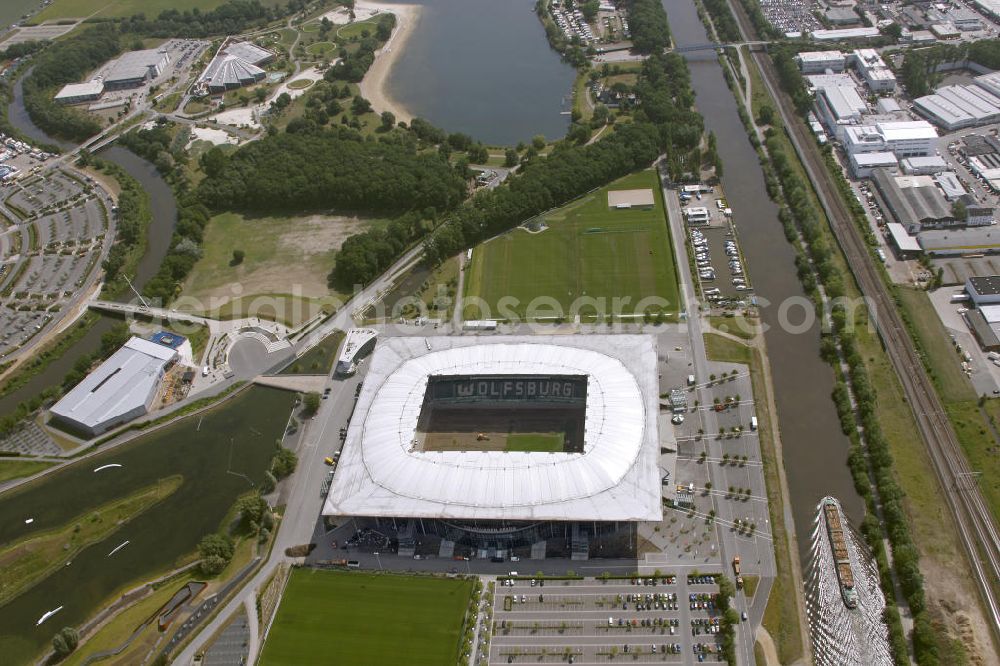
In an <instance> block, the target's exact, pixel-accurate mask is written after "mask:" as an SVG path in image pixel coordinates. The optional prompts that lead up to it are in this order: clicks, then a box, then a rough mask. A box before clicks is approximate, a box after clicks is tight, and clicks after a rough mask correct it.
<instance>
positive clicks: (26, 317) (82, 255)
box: [0, 170, 113, 358]
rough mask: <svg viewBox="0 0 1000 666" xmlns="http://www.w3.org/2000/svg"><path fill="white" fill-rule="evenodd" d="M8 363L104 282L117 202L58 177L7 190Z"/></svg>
mask: <svg viewBox="0 0 1000 666" xmlns="http://www.w3.org/2000/svg"><path fill="white" fill-rule="evenodd" d="M0 200H2V203H0V214H2V217H3V218H4V221H5V222H6V228H5V229H4V232H3V235H2V237H3V242H2V243H0V252H2V256H0V260H2V261H3V264H2V272H0V290H2V291H0V299H2V300H0V358H2V357H3V356H6V355H8V354H10V353H12V352H14V351H17V350H19V349H22V348H24V347H25V346H26V345H28V344H30V342H31V340H32V339H33V338H35V336H37V335H38V334H39V333H40V332H41V331H42V330H43V329H44V328H45V327H46V325H48V324H50V323H51V322H53V321H55V320H56V319H58V318H59V317H60V315H61V313H62V312H63V311H64V309H65V308H66V307H67V306H68V305H70V304H72V303H74V302H75V300H76V299H78V298H79V297H80V296H81V295H82V294H83V292H85V291H86V288H87V285H88V284H90V283H91V282H92V280H93V279H94V278H96V276H97V273H98V270H99V265H100V260H101V257H102V253H103V251H104V246H105V241H106V240H107V239H108V238H109V237H110V235H111V234H112V233H113V229H112V226H111V225H112V211H111V210H110V208H111V204H110V200H109V199H107V196H106V195H105V194H104V193H103V191H102V190H100V189H99V188H97V187H96V186H95V185H94V184H93V183H92V182H89V181H88V180H87V179H85V178H84V177H80V176H77V175H73V174H70V173H68V172H64V171H60V170H56V171H52V172H50V173H48V174H46V175H45V176H28V177H26V178H23V179H21V180H19V181H15V182H13V183H11V184H9V185H7V186H5V187H4V188H3V190H0Z"/></svg>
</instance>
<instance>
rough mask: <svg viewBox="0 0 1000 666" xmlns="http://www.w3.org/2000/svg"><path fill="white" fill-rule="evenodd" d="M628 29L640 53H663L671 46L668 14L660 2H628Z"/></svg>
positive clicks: (633, 0)
mask: <svg viewBox="0 0 1000 666" xmlns="http://www.w3.org/2000/svg"><path fill="white" fill-rule="evenodd" d="M628 27H629V30H630V31H631V32H632V46H633V48H634V49H635V50H636V51H638V52H639V53H645V54H649V53H662V52H663V50H664V49H666V48H667V47H668V46H670V26H669V25H668V24H667V12H666V11H665V10H664V9H663V3H661V2H660V0H628Z"/></svg>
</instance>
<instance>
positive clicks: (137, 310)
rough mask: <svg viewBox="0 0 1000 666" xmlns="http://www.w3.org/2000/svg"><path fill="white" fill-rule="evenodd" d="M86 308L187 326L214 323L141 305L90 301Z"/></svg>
mask: <svg viewBox="0 0 1000 666" xmlns="http://www.w3.org/2000/svg"><path fill="white" fill-rule="evenodd" d="M87 306H88V307H90V308H92V309H94V310H102V311H104V312H111V313H114V314H126V315H127V314H134V315H142V316H144V317H152V318H154V319H165V320H167V321H182V322H187V323H189V324H201V325H203V326H208V325H209V324H210V323H215V320H214V319H207V318H205V317H199V316H198V315H193V314H189V313H187V312H178V311H177V310H168V309H166V308H154V307H149V306H146V305H142V304H133V303H116V302H115V301H101V300H93V301H90V302H89V303H88V304H87Z"/></svg>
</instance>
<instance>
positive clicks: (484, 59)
mask: <svg viewBox="0 0 1000 666" xmlns="http://www.w3.org/2000/svg"><path fill="white" fill-rule="evenodd" d="M413 4H416V5H420V6H421V7H422V12H421V15H420V20H419V21H418V22H417V25H416V27H415V29H414V31H413V34H412V35H410V38H409V39H408V41H407V43H406V48H405V51H404V52H403V53H401V54H400V55H399V59H398V60H397V61H396V62H395V64H394V65H393V67H392V70H391V71H390V72H389V89H390V90H391V91H392V96H393V97H394V98H395V99H396V100H398V101H399V102H400V103H401V104H402V105H403V106H405V107H406V108H407V109H408V110H409V111H411V112H412V113H413V115H415V116H420V117H421V118H424V119H426V120H428V121H430V122H431V123H433V124H434V125H436V126H438V127H440V128H442V129H444V130H446V131H448V132H464V133H466V134H469V135H471V136H473V137H475V138H476V139H478V140H480V141H483V142H484V143H488V144H501V145H513V144H516V143H517V142H518V141H525V142H528V141H530V139H531V137H533V136H534V135H536V134H543V135H545V137H546V138H548V139H560V138H562V137H563V136H564V135H565V134H566V130H567V128H568V127H569V115H562V112H563V111H570V110H571V109H572V97H571V94H572V90H573V80H574V78H575V76H576V71H575V70H574V69H573V68H572V67H571V66H570V65H568V64H566V63H565V62H563V61H562V58H561V57H560V55H559V54H558V53H556V52H555V51H553V50H552V48H550V47H549V42H548V40H547V39H546V37H545V29H544V28H543V27H542V22H541V21H540V20H539V19H538V16H537V15H536V14H535V11H534V6H535V2H534V0H503V1H502V2H498V1H495V0H414V2H413Z"/></svg>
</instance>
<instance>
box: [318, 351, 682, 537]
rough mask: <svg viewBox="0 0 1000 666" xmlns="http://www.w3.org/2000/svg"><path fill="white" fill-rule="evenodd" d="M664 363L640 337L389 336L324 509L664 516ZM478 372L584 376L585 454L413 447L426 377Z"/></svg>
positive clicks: (511, 516) (435, 514) (468, 515)
mask: <svg viewBox="0 0 1000 666" xmlns="http://www.w3.org/2000/svg"><path fill="white" fill-rule="evenodd" d="M656 366H657V356H656V348H655V344H654V339H653V337H652V336H642V335H613V336H612V335H593V336H488V337H478V336H476V337H473V336H461V337H428V338H422V337H397V338H386V339H383V340H381V341H380V343H379V345H378V346H377V347H376V351H375V354H374V356H373V357H372V361H371V367H370V369H369V371H368V374H367V377H366V378H365V383H364V389H363V391H362V392H361V395H360V396H359V399H358V403H357V406H356V408H355V412H354V416H353V418H352V420H351V424H350V427H349V428H348V431H347V438H346V440H345V444H344V448H343V454H342V456H341V458H340V461H339V465H338V467H337V471H336V475H335V477H334V480H333V483H332V486H331V488H330V492H329V495H328V496H327V499H326V505H325V507H324V509H323V513H324V514H326V515H351V516H387V517H388V516H398V517H409V518H444V519H483V520H497V519H503V520H600V521H615V520H622V521H638V520H651V521H652V520H656V521H658V520H661V519H662V515H663V513H662V512H663V509H662V497H661V483H660V476H661V471H660V441H659V436H658V430H657V416H658V412H659V402H658V400H659V398H658V380H657V371H656ZM480 374H483V375H485V374H489V375H497V374H501V375H502V374H510V375H517V374H522V375H525V374H530V375H545V374H552V375H585V376H586V377H587V400H586V410H585V428H584V445H583V453H565V452H560V453H548V452H514V451H420V450H415V447H414V445H413V442H414V440H415V439H416V436H415V433H416V428H417V420H418V418H419V416H420V411H421V407H422V405H423V400H424V392H425V390H426V387H427V382H428V378H429V377H430V376H433V375H480ZM671 448H675V447H674V446H673V445H671ZM670 467H672V464H671V465H670ZM669 471H671V472H672V471H673V470H672V469H671V470H669Z"/></svg>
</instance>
